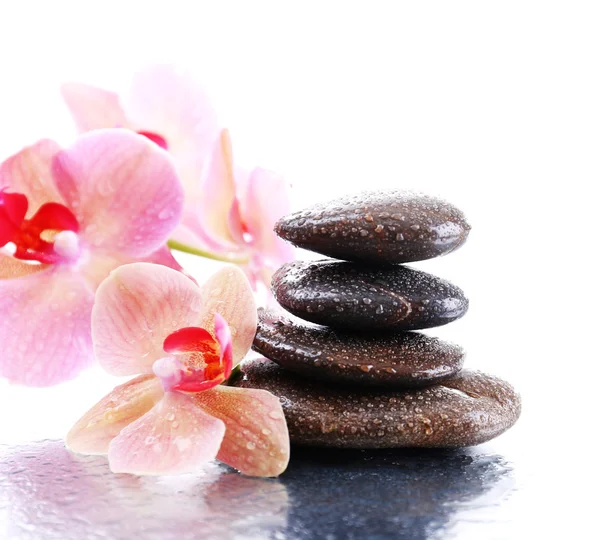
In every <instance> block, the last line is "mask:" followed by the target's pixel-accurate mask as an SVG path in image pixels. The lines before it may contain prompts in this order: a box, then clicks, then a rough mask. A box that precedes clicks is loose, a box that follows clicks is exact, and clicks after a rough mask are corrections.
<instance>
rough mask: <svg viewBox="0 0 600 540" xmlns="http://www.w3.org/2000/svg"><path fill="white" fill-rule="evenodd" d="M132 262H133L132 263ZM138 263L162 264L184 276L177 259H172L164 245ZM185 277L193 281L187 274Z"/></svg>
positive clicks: (169, 251)
mask: <svg viewBox="0 0 600 540" xmlns="http://www.w3.org/2000/svg"><path fill="white" fill-rule="evenodd" d="M132 262H134V261H132ZM140 262H151V263H154V264H162V265H163V266H168V267H169V268H172V269H173V270H177V271H178V272H182V273H184V274H186V272H185V271H184V269H183V267H182V266H181V265H180V264H179V263H178V262H177V259H175V257H173V254H172V253H171V250H170V249H169V248H168V247H167V246H166V245H164V246H162V247H160V248H158V249H157V250H156V251H155V252H154V253H151V254H150V255H148V256H146V257H144V258H143V261H140ZM186 276H187V277H188V278H190V279H191V280H192V281H194V279H193V278H192V277H191V276H189V275H187V274H186Z"/></svg>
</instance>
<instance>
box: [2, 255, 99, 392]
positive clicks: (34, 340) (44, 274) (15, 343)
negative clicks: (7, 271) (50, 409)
mask: <svg viewBox="0 0 600 540" xmlns="http://www.w3.org/2000/svg"><path fill="white" fill-rule="evenodd" d="M44 268H46V269H45V270H44V271H37V272H35V271H34V272H33V273H31V274H30V275H27V276H25V277H21V278H16V279H9V280H2V281H0V376H2V377H6V378H7V379H9V380H10V381H12V382H15V383H19V384H27V385H29V386H50V385H53V384H57V383H59V382H62V381H65V380H68V379H71V378H73V377H75V375H77V374H78V373H79V372H80V371H81V370H82V369H83V368H85V367H87V366H88V365H89V364H90V363H91V362H92V359H93V355H92V343H91V338H90V312H91V310H92V302H93V298H94V296H93V293H92V291H91V290H90V288H89V287H88V285H87V284H86V282H85V281H84V280H83V278H82V277H81V276H80V275H79V274H78V273H77V272H76V271H74V270H72V269H70V268H69V267H63V266H58V267H55V268H47V267H44Z"/></svg>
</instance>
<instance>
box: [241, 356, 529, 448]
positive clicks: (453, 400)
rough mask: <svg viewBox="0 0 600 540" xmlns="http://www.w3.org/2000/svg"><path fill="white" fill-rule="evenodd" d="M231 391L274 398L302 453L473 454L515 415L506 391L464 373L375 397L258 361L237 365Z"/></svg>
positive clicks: (512, 395) (516, 404)
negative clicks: (401, 450)
mask: <svg viewBox="0 0 600 540" xmlns="http://www.w3.org/2000/svg"><path fill="white" fill-rule="evenodd" d="M233 385H234V386H238V387H241V388H262V389H264V390H268V391H269V392H271V393H273V394H274V395H276V396H278V397H279V399H280V400H281V403H282V405H283V410H284V413H285V416H286V419H287V424H288V429H289V433H290V439H291V441H292V443H294V444H297V445H304V446H331V447H338V448H398V447H428V448H440V447H441V448H452V447H462V446H472V445H475V444H480V443H483V442H485V441H489V440H490V439H493V438H494V437H497V436H498V435H500V434H501V433H503V432H504V431H506V430H507V429H508V428H510V427H511V426H512V425H513V424H514V423H515V422H516V421H517V419H518V417H519V414H520V412H521V398H520V397H519V395H518V394H517V393H516V392H515V390H514V389H513V388H512V386H510V385H509V384H508V383H506V382H504V381H503V380H501V379H498V378H496V377H493V376H491V375H486V374H484V373H481V372H479V371H471V370H463V371H461V372H460V373H459V374H458V375H456V376H454V377H453V378H451V379H447V380H446V381H444V382H441V383H438V384H435V385H433V386H427V387H424V388H418V389H415V388H413V389H406V390H402V391H399V390H389V389H387V390H381V389H367V388H358V387H343V386H334V385H332V384H331V383H324V382H318V381H313V380H310V379H307V378H305V377H299V376H298V375H296V374H294V373H292V372H291V371H288V370H286V369H284V368H282V367H280V366H279V365H277V364H275V363H274V362H271V361H270V360H267V359H264V358H257V359H253V360H248V361H246V362H244V363H242V365H241V369H240V372H239V374H238V375H237V376H236V378H235V379H234V381H233Z"/></svg>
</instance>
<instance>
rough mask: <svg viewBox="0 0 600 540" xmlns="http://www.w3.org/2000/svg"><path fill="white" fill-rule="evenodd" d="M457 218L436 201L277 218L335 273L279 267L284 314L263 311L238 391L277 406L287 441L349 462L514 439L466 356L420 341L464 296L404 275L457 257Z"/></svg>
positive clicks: (498, 395)
mask: <svg viewBox="0 0 600 540" xmlns="http://www.w3.org/2000/svg"><path fill="white" fill-rule="evenodd" d="M469 229H470V227H469V225H468V224H467V222H466V220H465V218H464V216H463V214H462V212H460V211H459V210H458V209H457V208H455V207H454V206H452V205H450V204H448V203H446V202H444V201H442V200H439V199H436V198H432V197H427V196H422V195H415V194H411V193H406V192H399V191H391V192H370V193H363V194H361V195H359V196H354V197H347V198H342V199H339V200H335V201H332V202H329V203H326V204H319V205H316V206H314V207H312V208H309V209H307V210H304V211H301V212H297V213H295V214H292V215H290V216H287V217H284V218H282V219H281V220H280V221H279V222H278V223H277V225H276V227H275V231H276V232H277V234H278V235H279V236H280V237H282V238H284V239H285V240H288V241H290V242H291V243H293V244H294V245H296V246H298V247H301V248H304V249H308V250H311V251H314V252H317V253H320V254H322V255H325V256H328V257H332V258H335V259H342V260H341V261H340V260H334V259H326V260H318V261H307V262H301V261H296V262H292V263H288V264H285V265H284V266H282V267H281V268H280V269H279V270H278V271H277V272H276V273H275V275H274V277H273V281H272V288H273V293H274V295H275V298H276V299H277V301H278V302H279V304H280V305H281V306H282V307H283V308H285V309H286V310H287V311H288V312H289V313H291V314H292V315H291V316H287V315H284V314H283V312H281V310H278V311H273V310H260V312H259V326H258V331H257V334H256V338H255V340H254V349H255V350H256V351H258V352H260V353H261V354H262V355H264V356H265V357H266V358H268V359H270V360H267V359H264V358H263V359H255V360H251V361H248V362H245V363H243V364H242V366H241V371H240V375H239V376H238V377H237V379H235V380H234V382H233V384H235V385H236V386H240V387H246V388H264V389H266V390H269V391H270V392H272V393H273V394H275V395H277V396H279V398H280V399H281V402H282V404H283V408H284V411H285V414H286V418H287V421H288V427H289V431H290V438H291V440H292V442H293V443H296V444H301V445H318V446H333V447H346V448H391V447H458V446H470V445H473V444H479V443H481V442H484V441H487V440H489V439H491V438H493V437H495V436H497V435H499V434H500V433H502V432H503V431H505V430H506V429H508V428H509V427H510V426H512V425H513V424H514V423H515V421H516V420H517V418H518V416H519V413H520V408H521V404H520V398H519V396H518V394H517V393H516V392H515V391H514V390H513V388H512V387H511V386H510V385H509V384H508V383H506V382H504V381H502V380H500V379H498V378H496V377H493V376H491V375H486V374H483V373H480V372H478V371H472V370H463V369H462V366H463V361H464V351H463V350H462V348H461V347H459V346H457V345H454V344H451V343H447V342H444V341H442V340H440V339H437V338H434V337H429V336H426V335H424V334H421V333H417V332H414V330H420V329H425V328H432V327H436V326H441V325H443V324H447V323H449V322H451V321H454V320H456V319H458V318H459V317H462V316H463V315H464V314H465V313H466V311H467V308H468V300H467V299H466V297H465V295H464V294H463V292H462V291H461V290H460V289H459V288H458V287H456V286H454V285H452V284H451V283H449V282H447V281H445V280H443V279H440V278H438V277H436V276H433V275H431V274H428V273H425V272H421V271H419V270H415V269H412V268H409V267H407V266H404V263H408V262H413V261H420V260H425V259H430V258H433V257H437V256H440V255H444V254H447V253H450V252H451V251H453V250H455V249H457V248H458V247H460V246H461V245H462V244H463V243H464V242H465V240H466V238H467V236H468V233H469Z"/></svg>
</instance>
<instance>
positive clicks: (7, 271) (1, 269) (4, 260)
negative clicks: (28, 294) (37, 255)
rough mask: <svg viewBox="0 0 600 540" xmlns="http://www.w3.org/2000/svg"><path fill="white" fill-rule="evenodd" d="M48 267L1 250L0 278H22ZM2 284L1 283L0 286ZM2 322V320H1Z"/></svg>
mask: <svg viewBox="0 0 600 540" xmlns="http://www.w3.org/2000/svg"><path fill="white" fill-rule="evenodd" d="M47 268H48V266H47V265H45V264H30V263H26V262H23V261H20V260H18V259H15V258H14V257H13V256H11V255H9V254H8V253H4V252H3V251H2V250H0V280H5V279H6V280H7V279H14V278H20V277H24V276H28V275H29V274H36V273H37V272H41V271H42V270H46V269H47ZM0 283H1V281H0ZM1 287H2V285H1V284H0V288H1ZM0 323H1V321H0Z"/></svg>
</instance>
